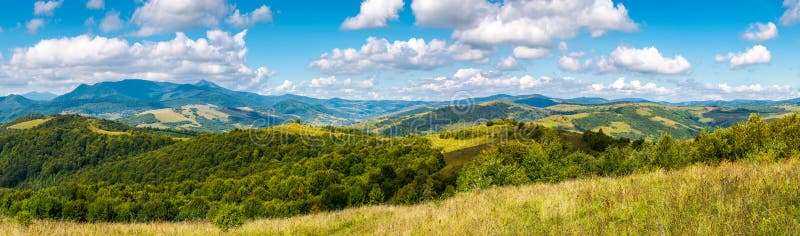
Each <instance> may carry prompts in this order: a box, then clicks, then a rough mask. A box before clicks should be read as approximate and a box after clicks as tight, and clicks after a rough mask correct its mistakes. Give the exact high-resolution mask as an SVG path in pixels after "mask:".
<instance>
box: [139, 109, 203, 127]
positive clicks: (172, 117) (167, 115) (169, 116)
mask: <svg viewBox="0 0 800 236" xmlns="http://www.w3.org/2000/svg"><path fill="white" fill-rule="evenodd" d="M146 114H153V115H154V116H155V117H156V119H158V120H159V121H161V122H163V123H177V122H185V121H189V122H192V123H194V124H197V122H195V121H194V120H192V119H189V118H186V117H185V116H183V114H181V113H178V112H176V111H175V109H172V108H164V109H158V110H150V111H145V112H142V113H139V114H138V115H146Z"/></svg>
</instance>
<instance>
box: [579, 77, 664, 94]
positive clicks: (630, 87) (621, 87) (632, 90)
mask: <svg viewBox="0 0 800 236" xmlns="http://www.w3.org/2000/svg"><path fill="white" fill-rule="evenodd" d="M591 88H592V90H593V91H594V92H597V93H598V94H614V95H616V96H639V95H659V96H663V95H670V94H675V92H676V90H675V89H674V88H666V87H660V86H658V85H656V84H655V83H652V82H650V83H642V82H641V81H639V80H631V82H625V78H618V79H617V80H615V81H614V82H613V83H610V84H607V85H604V84H592V85H591Z"/></svg>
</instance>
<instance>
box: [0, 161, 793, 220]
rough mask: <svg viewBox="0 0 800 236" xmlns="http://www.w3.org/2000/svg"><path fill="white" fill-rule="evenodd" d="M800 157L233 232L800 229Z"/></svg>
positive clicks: (496, 192) (543, 187)
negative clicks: (799, 159) (799, 185)
mask: <svg viewBox="0 0 800 236" xmlns="http://www.w3.org/2000/svg"><path fill="white" fill-rule="evenodd" d="M799 182H800V161H798V160H797V159H793V160H789V161H780V162H779V163H734V164H731V163H722V164H721V165H720V166H718V167H707V166H693V167H689V168H686V169H683V170H678V171H674V172H665V171H655V172H652V173H648V174H638V175H633V176H629V177H622V178H591V179H584V180H573V181H567V182H563V183H559V184H537V185H529V186H519V187H504V188H491V189H485V190H479V191H475V192H470V193H461V194H458V195H456V196H455V197H452V198H449V199H447V200H442V201H436V202H428V203H424V204H419V205H413V206H388V205H385V206H373V207H362V208H355V209H349V210H343V211H338V212H327V213H317V214H313V215H307V216H300V217H292V218H285V219H264V220H255V221H248V222H247V223H246V224H245V225H244V226H243V227H241V228H239V229H236V230H234V231H231V232H229V234H232V235H375V234H377V235H430V234H434V235H436V234H447V235H485V234H500V235H517V234H532V235H540V234H556V235H562V234H566V235H587V234H588V235H597V234H599V235H619V234H670V235H730V234H736V235H739V234H740V235H790V234H794V233H797V229H798V228H800V190H799V189H798V188H797V185H796V183H799ZM220 233H221V232H220V231H219V230H217V229H216V228H215V227H214V226H212V225H211V224H210V223H205V222H183V223H137V224H120V223H95V224H91V223H85V224H81V223H65V222H57V221H36V222H35V223H34V224H33V225H31V226H29V227H27V228H24V227H21V226H19V225H17V224H15V223H14V222H13V221H12V220H11V219H3V220H2V223H0V234H1V235H27V234H30V235H42V234H47V235H217V234H220Z"/></svg>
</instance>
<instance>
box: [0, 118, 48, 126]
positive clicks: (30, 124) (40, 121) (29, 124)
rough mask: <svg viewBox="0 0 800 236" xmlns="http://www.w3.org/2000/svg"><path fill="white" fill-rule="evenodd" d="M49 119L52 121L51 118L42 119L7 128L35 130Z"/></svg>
mask: <svg viewBox="0 0 800 236" xmlns="http://www.w3.org/2000/svg"><path fill="white" fill-rule="evenodd" d="M50 119H52V118H43V119H35V120H30V121H25V122H20V123H17V124H14V125H11V126H9V127H8V128H9V129H31V128H36V126H39V125H41V124H44V123H45V122H47V121H49V120H50Z"/></svg>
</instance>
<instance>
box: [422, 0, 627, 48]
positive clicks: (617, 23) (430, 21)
mask: <svg viewBox="0 0 800 236" xmlns="http://www.w3.org/2000/svg"><path fill="white" fill-rule="evenodd" d="M411 9H412V10H413V11H414V15H415V16H416V19H417V24H418V25H420V26H428V27H445V28H452V29H454V31H453V37H454V38H457V39H459V40H460V41H462V42H465V43H469V44H480V45H497V44H508V45H516V46H519V45H523V46H536V47H539V46H549V45H550V44H552V42H553V41H554V40H557V39H568V38H573V37H575V36H577V35H578V34H579V33H581V32H584V31H588V32H589V33H590V34H591V35H592V36H593V37H599V36H602V35H603V34H605V33H606V32H607V31H612V30H614V31H634V30H636V29H638V25H637V24H636V23H634V22H633V20H631V19H630V18H629V17H628V10H627V9H626V8H625V6H624V5H622V4H616V5H615V4H614V3H613V2H612V1H611V0H562V1H549V0H530V1H504V2H502V3H501V2H494V3H492V2H488V1H486V0H467V1H460V0H459V1H456V0H414V1H413V2H412V3H411Z"/></svg>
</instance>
